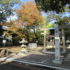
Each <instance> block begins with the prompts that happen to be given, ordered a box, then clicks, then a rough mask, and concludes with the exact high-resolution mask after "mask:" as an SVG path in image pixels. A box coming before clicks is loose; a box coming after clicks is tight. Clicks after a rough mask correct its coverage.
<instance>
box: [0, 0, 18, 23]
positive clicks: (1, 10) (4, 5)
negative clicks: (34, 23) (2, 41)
mask: <svg viewBox="0 0 70 70" xmlns="http://www.w3.org/2000/svg"><path fill="white" fill-rule="evenodd" d="M17 3H19V0H0V23H1V22H6V21H4V20H6V18H7V17H8V16H10V15H12V14H13V9H12V7H13V6H14V4H17Z"/></svg>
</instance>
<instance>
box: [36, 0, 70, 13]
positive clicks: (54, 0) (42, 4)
mask: <svg viewBox="0 0 70 70" xmlns="http://www.w3.org/2000/svg"><path fill="white" fill-rule="evenodd" d="M35 2H36V4H37V5H38V8H39V9H41V10H44V11H45V12H47V11H56V12H57V13H59V12H63V11H64V6H65V5H66V4H70V0H35ZM69 8H70V7H69Z"/></svg>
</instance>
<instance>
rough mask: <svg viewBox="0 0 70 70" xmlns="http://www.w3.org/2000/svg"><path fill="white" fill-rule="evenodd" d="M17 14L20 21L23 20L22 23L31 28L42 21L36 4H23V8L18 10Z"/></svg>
mask: <svg viewBox="0 0 70 70" xmlns="http://www.w3.org/2000/svg"><path fill="white" fill-rule="evenodd" d="M17 14H18V16H19V20H21V21H22V23H27V25H29V26H31V25H35V24H37V23H40V21H41V20H42V17H41V13H40V12H39V10H38V9H37V6H36V4H33V3H32V2H27V3H25V4H22V6H21V8H20V9H19V10H17Z"/></svg>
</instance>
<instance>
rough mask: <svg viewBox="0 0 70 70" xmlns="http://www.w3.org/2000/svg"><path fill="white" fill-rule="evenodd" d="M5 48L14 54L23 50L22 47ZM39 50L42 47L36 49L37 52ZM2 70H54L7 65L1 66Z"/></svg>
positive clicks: (0, 69)
mask: <svg viewBox="0 0 70 70" xmlns="http://www.w3.org/2000/svg"><path fill="white" fill-rule="evenodd" d="M5 48H6V49H8V50H9V51H12V52H14V53H16V52H19V51H21V50H22V48H21V47H20V46H17V47H16V46H12V47H5ZM0 49H1V48H0ZM38 49H41V47H39V48H36V50H38ZM0 70H53V69H49V68H43V67H36V66H30V65H23V66H22V67H21V66H16V65H13V64H9V63H6V64H0Z"/></svg>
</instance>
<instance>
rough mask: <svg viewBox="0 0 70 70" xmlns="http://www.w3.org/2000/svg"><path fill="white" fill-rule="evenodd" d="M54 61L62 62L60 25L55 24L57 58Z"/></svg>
mask: <svg viewBox="0 0 70 70" xmlns="http://www.w3.org/2000/svg"><path fill="white" fill-rule="evenodd" d="M53 63H57V64H61V63H62V60H61V55H60V36H59V27H58V25H57V24H55V59H54V60H53Z"/></svg>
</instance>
